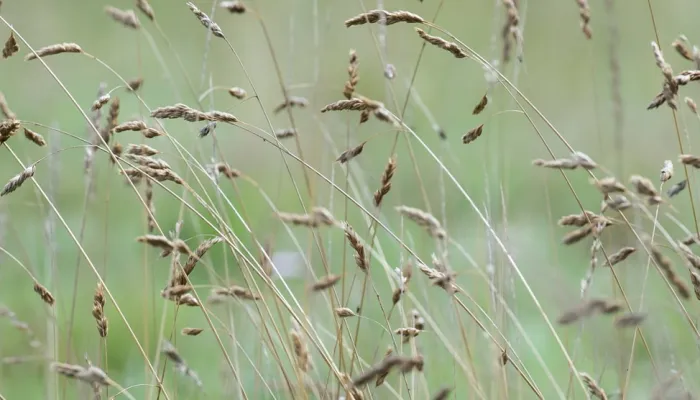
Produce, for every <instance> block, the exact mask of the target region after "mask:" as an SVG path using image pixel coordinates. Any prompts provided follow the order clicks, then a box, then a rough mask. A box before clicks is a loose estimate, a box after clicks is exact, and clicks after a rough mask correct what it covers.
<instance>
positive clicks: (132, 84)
mask: <svg viewBox="0 0 700 400" xmlns="http://www.w3.org/2000/svg"><path fill="white" fill-rule="evenodd" d="M126 86H127V90H129V91H130V92H135V91H137V90H139V89H141V86H143V78H134V79H131V80H130V81H128V82H127V83H126Z"/></svg>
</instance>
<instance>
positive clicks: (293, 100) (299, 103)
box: [273, 96, 309, 114]
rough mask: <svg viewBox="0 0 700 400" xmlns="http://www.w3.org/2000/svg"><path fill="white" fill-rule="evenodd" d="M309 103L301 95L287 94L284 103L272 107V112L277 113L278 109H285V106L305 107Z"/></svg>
mask: <svg viewBox="0 0 700 400" xmlns="http://www.w3.org/2000/svg"><path fill="white" fill-rule="evenodd" d="M308 105H309V101H308V100H306V99H305V98H303V97H297V96H289V97H288V98H287V99H286V100H285V101H284V103H282V104H280V105H278V106H277V107H275V109H274V111H273V112H274V113H275V114H278V113H279V112H280V111H282V110H284V109H286V108H294V107H298V108H306V107H307V106H308Z"/></svg>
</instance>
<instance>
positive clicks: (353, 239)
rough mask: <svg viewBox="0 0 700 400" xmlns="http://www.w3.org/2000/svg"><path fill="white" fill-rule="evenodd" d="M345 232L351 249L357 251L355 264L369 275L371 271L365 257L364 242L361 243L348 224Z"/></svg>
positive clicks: (344, 228)
mask: <svg viewBox="0 0 700 400" xmlns="http://www.w3.org/2000/svg"><path fill="white" fill-rule="evenodd" d="M343 230H344V231H345V237H346V238H347V239H348V242H349V243H350V247H352V248H353V250H355V264H356V265H357V267H358V268H359V269H360V270H361V271H362V272H365V273H367V272H368V269H369V262H368V261H367V257H366V256H365V246H364V245H363V244H362V242H360V237H359V236H358V235H357V233H356V232H355V230H354V229H352V226H350V224H348V223H345V224H344V226H343Z"/></svg>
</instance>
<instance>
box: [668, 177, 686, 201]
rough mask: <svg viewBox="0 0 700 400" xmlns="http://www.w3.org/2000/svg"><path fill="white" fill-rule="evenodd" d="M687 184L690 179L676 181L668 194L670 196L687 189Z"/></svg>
mask: <svg viewBox="0 0 700 400" xmlns="http://www.w3.org/2000/svg"><path fill="white" fill-rule="evenodd" d="M687 184H688V181H687V180H685V179H684V180H682V181H680V182H678V183H676V184H675V185H673V186H671V188H670V189H668V191H667V192H666V194H667V195H668V197H673V196H675V195H677V194H678V193H680V192H682V191H683V189H685V186H686V185H687Z"/></svg>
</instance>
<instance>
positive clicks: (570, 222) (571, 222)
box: [557, 210, 598, 227]
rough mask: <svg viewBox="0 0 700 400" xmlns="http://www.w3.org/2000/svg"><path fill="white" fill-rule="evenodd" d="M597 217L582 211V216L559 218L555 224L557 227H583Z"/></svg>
mask: <svg viewBox="0 0 700 400" xmlns="http://www.w3.org/2000/svg"><path fill="white" fill-rule="evenodd" d="M597 217H598V216H597V215H596V214H595V213H593V212H590V211H587V210H586V211H584V212H583V213H582V214H571V215H565V216H563V217H561V218H559V221H558V222H557V224H558V225H559V226H578V227H581V226H585V225H586V224H589V223H591V222H593V221H594V220H595V218H597Z"/></svg>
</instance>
